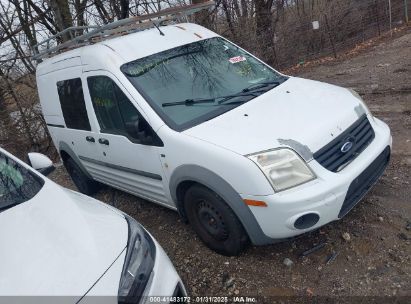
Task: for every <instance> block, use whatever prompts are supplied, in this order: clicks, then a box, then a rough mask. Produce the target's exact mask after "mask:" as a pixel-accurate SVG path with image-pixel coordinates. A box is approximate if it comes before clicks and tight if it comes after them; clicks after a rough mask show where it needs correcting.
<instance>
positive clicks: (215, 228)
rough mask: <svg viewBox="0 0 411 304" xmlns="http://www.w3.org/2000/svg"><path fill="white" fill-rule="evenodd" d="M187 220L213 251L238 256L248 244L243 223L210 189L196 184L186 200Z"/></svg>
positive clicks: (186, 195)
mask: <svg viewBox="0 0 411 304" xmlns="http://www.w3.org/2000/svg"><path fill="white" fill-rule="evenodd" d="M184 207H185V211H186V214H187V218H188V220H189V222H190V224H191V225H192V227H193V229H194V230H195V232H196V233H197V234H198V236H199V237H200V239H201V240H202V241H203V242H204V243H205V244H206V245H207V246H208V247H209V248H210V249H212V250H214V251H216V252H218V253H220V254H223V255H226V256H235V255H239V254H240V253H241V252H242V251H243V250H244V249H245V248H246V247H247V245H248V244H249V239H248V235H247V233H246V231H245V230H244V228H243V226H242V224H241V223H240V221H239V220H238V218H237V216H236V215H235V214H234V212H233V211H232V210H231V208H230V207H229V206H228V205H227V204H226V203H225V202H224V200H223V199H222V198H221V197H220V196H219V195H217V194H216V193H215V192H213V191H211V190H210V189H208V188H206V187H204V186H202V185H199V184H195V185H193V186H191V187H190V188H189V189H188V190H187V192H186V193H185V197H184Z"/></svg>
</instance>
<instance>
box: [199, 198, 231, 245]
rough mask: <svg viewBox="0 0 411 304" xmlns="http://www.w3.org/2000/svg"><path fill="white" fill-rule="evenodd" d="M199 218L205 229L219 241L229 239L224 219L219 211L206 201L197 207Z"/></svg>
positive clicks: (202, 201)
mask: <svg viewBox="0 0 411 304" xmlns="http://www.w3.org/2000/svg"><path fill="white" fill-rule="evenodd" d="M197 206H198V207H197V217H198V221H199V222H200V224H201V226H202V227H203V229H204V230H205V231H206V232H207V233H208V234H210V235H211V236H212V237H213V238H215V239H216V240H218V241H225V240H226V239H227V238H228V230H227V227H226V225H225V222H224V218H223V217H222V215H221V213H220V212H218V210H217V209H216V208H215V207H214V206H212V205H211V204H209V203H208V202H207V201H205V200H201V201H199V203H198V205H197Z"/></svg>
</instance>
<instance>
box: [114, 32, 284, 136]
mask: <svg viewBox="0 0 411 304" xmlns="http://www.w3.org/2000/svg"><path fill="white" fill-rule="evenodd" d="M121 71H122V72H123V73H124V74H125V75H126V76H127V78H128V79H129V80H130V82H131V83H132V84H133V85H134V87H135V88H136V89H137V90H138V91H139V92H140V94H142V95H143V97H144V98H145V99H146V100H147V102H149V103H150V105H151V106H152V107H153V109H154V110H155V111H156V112H157V113H158V114H159V116H160V117H161V118H162V119H163V120H164V121H165V122H166V123H167V124H168V125H169V126H170V127H171V128H173V129H174V130H177V131H181V130H185V129H188V128H190V127H192V126H195V125H197V124H200V123H202V122H204V121H206V120H210V119H212V118H214V117H216V116H218V115H220V114H222V113H224V112H227V111H229V110H231V109H233V108H234V107H237V106H239V105H241V104H242V103H245V102H248V101H249V100H251V99H253V98H255V97H257V96H259V95H261V94H263V93H265V92H267V91H268V90H271V89H272V88H274V87H275V86H277V85H279V84H281V83H282V82H284V81H285V80H286V79H287V77H285V76H282V75H280V74H278V73H276V72H275V71H274V70H272V69H271V68H270V67H268V66H266V65H265V64H263V63H261V62H260V61H258V60H257V59H255V58H254V57H252V56H251V55H250V54H248V53H246V52H245V51H243V50H241V49H240V48H238V47H236V46H235V45H233V44H232V43H230V42H228V41H227V40H225V39H223V38H220V37H214V38H210V39H206V40H201V41H197V42H194V43H190V44H186V45H183V46H179V47H176V48H173V49H170V50H166V51H163V52H160V53H157V54H154V55H150V56H147V57H144V58H140V59H137V60H135V61H132V62H129V63H126V64H124V65H123V66H122V67H121Z"/></svg>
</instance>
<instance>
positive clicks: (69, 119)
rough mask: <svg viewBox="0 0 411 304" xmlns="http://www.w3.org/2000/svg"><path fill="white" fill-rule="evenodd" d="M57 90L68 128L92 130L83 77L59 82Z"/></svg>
mask: <svg viewBox="0 0 411 304" xmlns="http://www.w3.org/2000/svg"><path fill="white" fill-rule="evenodd" d="M57 91H58V94H59V97H60V104H61V110H62V111H63V117H64V121H65V122H66V126H67V128H70V129H78V130H85V131H90V130H91V128H90V122H89V120H88V116H87V110H86V104H85V102H84V94H83V86H82V85H81V79H80V78H74V79H68V80H63V81H59V82H57Z"/></svg>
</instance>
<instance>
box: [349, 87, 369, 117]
mask: <svg viewBox="0 0 411 304" xmlns="http://www.w3.org/2000/svg"><path fill="white" fill-rule="evenodd" d="M348 91H350V93H351V94H352V95H353V96H354V97H355V98H357V99H358V100H359V101H360V104H361V106H362V107H363V108H364V111H365V113H366V114H369V115H370V116H371V117H373V116H372V114H371V111H370V109H369V108H368V106H367V104H366V103H365V102H364V100H363V99H362V97H361V96H360V94H358V93H357V92H356V91H354V90H353V89H348Z"/></svg>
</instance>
